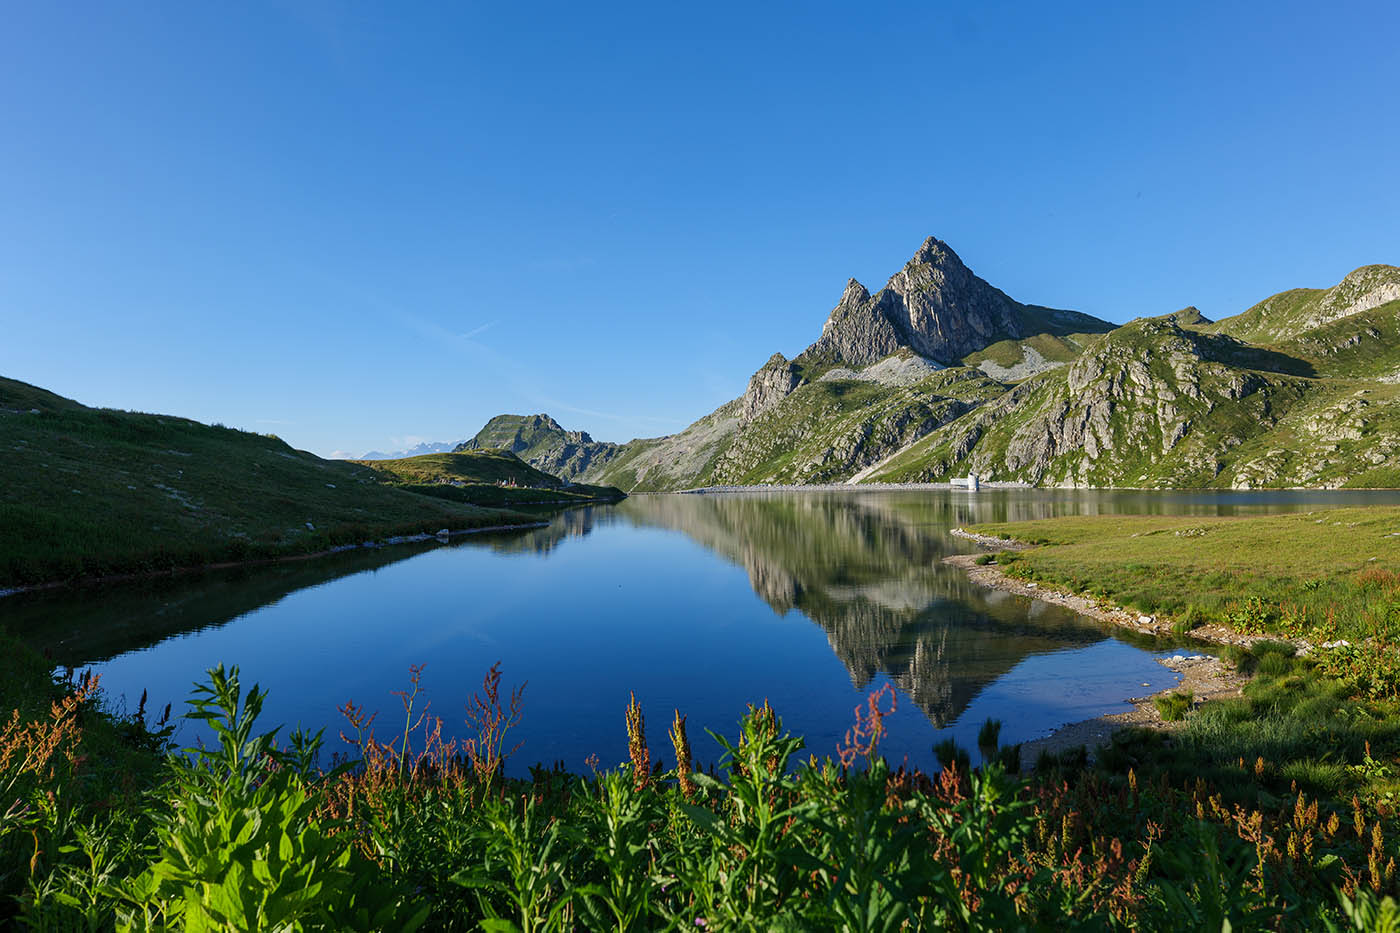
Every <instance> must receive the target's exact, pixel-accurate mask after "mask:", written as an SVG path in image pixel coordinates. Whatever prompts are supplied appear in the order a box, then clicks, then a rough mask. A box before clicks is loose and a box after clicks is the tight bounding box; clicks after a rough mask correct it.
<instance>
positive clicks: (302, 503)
mask: <svg viewBox="0 0 1400 933" xmlns="http://www.w3.org/2000/svg"><path fill="white" fill-rule="evenodd" d="M0 408H3V409H6V410H5V411H0V477H4V482H3V483H2V484H0V587H6V586H18V585H27V584H36V583H44V582H51V581H63V580H73V579H78V578H84V577H95V576H103V575H109V574H129V573H146V572H153V571H164V570H171V569H175V568H183V567H195V566H202V565H205V564H208V563H215V562H223V561H242V560H251V559H261V558H269V557H277V556H283V555H290V554H299V553H313V552H317V551H322V550H325V549H327V548H330V547H333V546H336V545H341V544H350V543H358V542H361V541H364V540H367V539H373V538H382V537H387V536H392V535H400V534H410V533H416V532H433V531H437V530H438V529H441V528H449V529H453V530H461V529H469V528H479V527H486V526H495V525H503V524H519V523H524V522H527V521H533V519H531V518H528V517H526V516H523V515H520V514H518V513H512V512H507V511H502V510H500V509H486V508H479V507H476V506H472V505H467V504H463V503H457V502H450V501H445V500H441V499H433V498H429V497H427V496H421V495H415V494H413V493H411V492H406V491H404V490H400V489H394V488H391V487H388V486H385V485H383V484H381V483H380V482H379V481H378V475H377V474H376V473H374V472H373V471H372V470H369V469H367V468H365V467H362V466H359V465H357V464H353V463H347V462H344V461H334V460H322V459H321V458H319V457H316V456H314V455H312V454H309V453H306V452H305V451H298V450H293V449H292V448H291V447H289V446H288V445H287V444H286V443H284V442H283V441H281V440H279V439H277V438H275V437H271V436H267V435H261V434H253V433H249V432H245V431H238V430H234V429H231V428H225V427H222V426H219V425H213V426H210V425H205V424H200V423H198V422H195V421H190V420H188V419H185V418H177V417H172V416H167V415H148V414H137V413H133V412H121V411H113V410H108V409H90V408H85V407H83V406H81V405H78V404H77V403H75V402H70V401H68V400H65V399H61V398H59V397H58V396H51V394H50V393H45V392H44V391H43V390H40V389H36V388H35V387H33V386H27V385H25V384H24V383H18V382H14V381H12V380H3V379H0ZM32 408H39V409H40V410H39V412H38V413H37V414H33V413H30V409H32ZM14 409H18V410H19V413H15V411H14Z"/></svg>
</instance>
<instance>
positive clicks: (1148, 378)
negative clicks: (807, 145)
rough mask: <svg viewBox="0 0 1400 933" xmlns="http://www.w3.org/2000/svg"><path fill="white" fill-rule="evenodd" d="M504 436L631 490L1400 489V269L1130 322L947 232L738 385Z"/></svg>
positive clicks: (584, 476) (544, 421)
mask: <svg viewBox="0 0 1400 933" xmlns="http://www.w3.org/2000/svg"><path fill="white" fill-rule="evenodd" d="M483 447H503V448H505V449H508V450H511V451H513V452H515V453H516V454H518V455H519V456H520V457H521V458H522V459H524V460H526V461H527V462H529V463H530V464H532V465H534V466H536V467H537V468H539V469H542V470H545V471H546V472H549V473H554V474H556V475H559V476H562V477H565V478H568V479H572V480H578V481H582V482H589V483H603V484H610V485H615V486H619V487H621V488H623V489H625V490H629V491H644V490H668V489H683V488H687V487H694V486H704V485H715V484H764V483H799V484H802V483H829V482H876V481H878V482H912V481H935V480H944V479H948V478H950V477H953V476H958V475H964V474H966V473H968V472H977V473H978V474H980V475H982V476H983V477H986V478H990V479H993V480H1012V481H1023V482H1028V483H1032V484H1035V485H1043V486H1071V487H1075V486H1123V487H1227V488H1228V487H1233V488H1255V487H1279V486H1314V487H1317V486H1321V487H1338V486H1373V487H1378V486H1385V487H1394V486H1400V269H1397V268H1396V267H1395V266H1386V265H1373V266H1363V267H1361V268H1359V269H1357V270H1355V271H1354V272H1352V273H1350V274H1349V275H1347V276H1346V277H1345V278H1344V279H1343V280H1342V282H1341V283H1339V284H1338V285H1336V286H1333V287H1332V288H1328V289H1293V290H1291V291H1286V292H1282V293H1280V294H1277V295H1274V296H1273V297H1271V298H1267V299H1265V300H1264V301H1262V302H1260V303H1259V304H1257V305H1255V306H1253V307H1251V308H1249V309H1247V310H1245V311H1243V312H1242V313H1240V314H1237V315H1235V316H1233V317H1229V318H1226V319H1224V320H1222V321H1219V322H1211V321H1209V320H1207V319H1206V318H1205V317H1204V316H1202V315H1201V313H1200V312H1199V311H1197V310H1196V309H1195V308H1187V309H1184V310H1182V311H1178V312H1174V313H1171V314H1166V315H1163V316H1161V317H1154V318H1139V319H1137V320H1135V321H1132V322H1130V323H1128V324H1125V325H1123V326H1121V327H1120V326H1116V325H1114V324H1111V323H1109V322H1107V321H1102V320H1099V319H1098V318H1095V317H1092V316H1090V315H1087V314H1081V313H1079V312H1076V311H1067V310H1058V309H1053V308H1045V307H1041V306H1038V305H1027V304H1022V303H1020V302H1018V301H1016V300H1014V299H1012V298H1010V297H1009V296H1007V295H1006V294H1005V293H1003V292H1002V291H1000V290H999V289H997V288H994V287H993V286H991V285H990V284H988V283H987V282H985V281H983V280H982V279H981V278H979V277H978V276H976V275H975V274H973V272H972V271H971V270H970V269H968V267H967V266H966V265H964V264H963V262H962V260H961V259H959V258H958V256H957V254H956V253H954V252H953V250H952V249H951V248H950V247H949V246H948V245H947V244H946V243H943V242H942V241H940V240H937V239H934V238H932V237H930V238H929V239H928V240H926V241H925V242H924V244H923V245H922V246H921V247H920V248H919V250H918V251H917V252H916V253H915V254H914V256H913V257H912V258H911V259H910V260H909V261H908V262H907V263H905V265H904V267H903V269H901V270H900V271H899V272H897V273H895V274H894V275H893V276H891V277H890V279H889V280H888V281H887V282H886V283H885V286H884V287H883V288H882V289H880V290H879V291H878V292H876V293H875V294H873V295H872V294H870V292H869V291H868V290H867V289H866V288H865V287H864V286H863V285H861V284H860V283H859V282H857V281H855V280H854V279H852V280H850V281H849V282H848V283H847V285H846V288H845V291H844V292H843V294H842V295H841V298H840V300H839V301H838V302H837V304H836V307H835V308H834V309H833V310H832V311H831V312H830V314H829V315H828V317H827V320H826V324H825V325H824V326H823V328H822V332H821V335H820V336H819V337H818V338H817V340H816V341H815V342H813V343H812V345H811V346H809V347H808V348H807V349H806V350H804V351H803V352H802V353H801V354H799V355H798V356H797V357H796V358H795V359H792V360H788V359H787V358H785V357H784V356H782V355H781V354H774V355H773V356H772V357H770V358H769V359H768V361H767V362H766V363H764V364H763V365H762V366H761V367H760V368H759V369H758V371H757V372H755V373H754V374H753V376H752V377H751V378H750V379H749V383H748V388H747V389H746V390H745V392H744V394H743V395H741V396H740V397H739V398H736V399H734V400H733V401H731V402H728V403H726V404H724V405H722V406H720V407H719V408H718V409H716V410H715V411H713V412H711V413H710V414H708V415H706V416H704V417H703V418H701V419H700V420H698V421H696V422H695V423H694V424H692V425H690V426H689V427H687V428H686V429H685V430H683V431H681V432H679V433H677V434H673V435H669V436H666V437H658V438H645V439H638V440H634V441H630V442H628V443H626V444H612V443H605V442H599V441H595V440H593V439H592V438H591V437H589V435H588V434H586V433H584V432H582V431H566V430H565V429H564V428H563V427H561V426H560V425H559V424H558V423H557V422H556V421H554V419H552V418H550V417H549V416H548V415H543V414H538V415H501V416H498V417H496V418H493V419H491V421H490V422H488V423H487V425H486V427H485V428H483V429H482V431H481V432H479V433H478V434H477V435H476V436H475V437H473V438H472V439H471V440H469V441H466V442H464V443H463V444H460V445H458V447H457V448H456V449H458V450H467V449H476V448H483Z"/></svg>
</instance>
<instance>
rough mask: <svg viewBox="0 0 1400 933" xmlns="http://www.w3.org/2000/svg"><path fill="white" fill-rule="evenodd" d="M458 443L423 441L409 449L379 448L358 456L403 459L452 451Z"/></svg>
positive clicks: (363, 458)
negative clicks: (385, 449)
mask: <svg viewBox="0 0 1400 933" xmlns="http://www.w3.org/2000/svg"><path fill="white" fill-rule="evenodd" d="M456 446H457V444H456V443H455V442H453V441H445V442H433V443H423V444H419V445H417V446H416V447H410V448H409V449H408V450H396V451H394V452H393V453H388V454H386V453H383V452H381V451H378V450H371V451H370V452H369V453H367V454H365V455H364V456H363V457H356V458H354V459H357V460H402V459H403V458H404V457H421V456H423V455H424V454H445V453H450V452H451V451H452V450H453V449H454V448H455V447H456Z"/></svg>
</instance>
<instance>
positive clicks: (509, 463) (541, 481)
mask: <svg viewBox="0 0 1400 933" xmlns="http://www.w3.org/2000/svg"><path fill="white" fill-rule="evenodd" d="M349 462H351V463H355V464H358V465H359V466H362V467H367V468H369V469H370V470H373V471H374V472H375V473H377V474H379V475H380V476H381V477H382V478H383V479H385V480H387V481H390V482H400V483H436V482H448V481H451V480H461V481H465V482H468V483H498V482H513V483H515V484H517V485H519V486H535V487H540V488H551V489H557V488H560V487H562V486H563V485H564V481H563V480H562V479H560V478H559V477H557V476H554V475H553V474H550V473H546V472H544V471H543V470H537V469H535V468H534V467H532V466H530V464H528V463H526V462H525V461H524V460H521V459H520V458H519V457H517V456H516V455H515V454H513V453H511V452H510V451H509V450H504V449H501V448H495V447H488V448H482V449H478V450H464V451H460V452H453V453H442V454H423V455H422V456H418V457H404V458H401V459H398V460H351V461H349Z"/></svg>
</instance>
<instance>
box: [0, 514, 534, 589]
mask: <svg viewBox="0 0 1400 933" xmlns="http://www.w3.org/2000/svg"><path fill="white" fill-rule="evenodd" d="M547 527H549V522H544V521H539V522H522V523H520V524H515V525H487V526H485V527H483V528H460V529H457V530H455V531H453V530H449V529H446V528H444V529H443V530H442V531H439V532H437V533H435V534H428V533H427V532H420V533H418V534H412V535H391V536H390V537H387V538H380V539H376V540H373V541H364V542H361V543H359V544H337V545H336V546H334V547H329V548H324V549H322V550H320V551H310V552H308V553H305V554H284V555H282V556H280V557H255V558H252V559H249V560H225V561H217V562H215V563H210V564H193V565H190V566H185V567H171V568H168V569H166V570H147V571H142V572H139V573H114V574H105V575H103V576H100V577H79V578H78V579H76V580H58V581H54V582H50V583H33V584H30V585H29V586H17V587H12V588H8V589H7V588H4V587H0V599H4V598H5V597H6V596H18V595H20V594H22V593H38V592H45V591H48V590H61V589H68V588H74V589H77V588H82V587H89V586H102V585H105V584H109V583H131V582H133V581H136V580H154V579H157V578H162V577H178V576H186V575H189V574H196V573H204V572H206V571H209V570H229V569H231V568H234V567H262V566H266V565H268V564H285V563H289V562H292V561H300V560H314V559H316V558H318V557H329V556H330V555H332V554H344V553H345V552H347V551H354V550H358V549H361V548H369V549H377V548H382V547H392V546H394V545H396V544H426V543H428V542H429V541H439V542H445V541H446V540H447V539H449V538H455V537H459V536H461V535H476V534H485V533H487V532H492V531H525V530H528V529H531V528H547Z"/></svg>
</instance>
